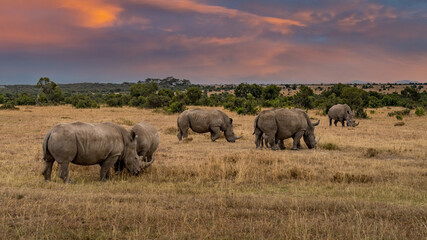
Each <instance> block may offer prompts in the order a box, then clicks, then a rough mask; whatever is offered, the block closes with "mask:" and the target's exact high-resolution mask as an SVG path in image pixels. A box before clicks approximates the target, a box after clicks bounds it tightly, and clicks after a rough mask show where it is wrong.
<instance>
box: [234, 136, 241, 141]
mask: <svg viewBox="0 0 427 240" xmlns="http://www.w3.org/2000/svg"><path fill="white" fill-rule="evenodd" d="M242 137H243V136H240V137H236V136H235V137H234V139H235V140H237V139H241V138H242Z"/></svg>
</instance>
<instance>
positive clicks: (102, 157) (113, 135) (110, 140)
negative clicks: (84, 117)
mask: <svg viewBox="0 0 427 240" xmlns="http://www.w3.org/2000/svg"><path fill="white" fill-rule="evenodd" d="M137 139H138V136H137V135H131V134H130V133H129V132H128V131H127V130H126V129H124V128H123V127H121V126H119V125H116V124H114V123H109V122H105V123H99V124H87V123H82V122H75V123H66V124H58V125H56V126H54V127H53V128H52V129H51V130H50V131H49V132H48V133H47V134H46V136H45V137H44V140H43V159H44V164H45V166H44V169H43V172H42V174H43V175H44V178H45V180H50V177H51V173H52V165H53V163H54V161H56V162H58V164H59V177H60V178H62V179H63V180H64V182H70V179H69V177H68V166H69V164H70V163H74V164H78V165H95V164H99V165H100V166H101V174H100V177H101V181H105V180H106V179H107V177H109V170H110V168H111V167H112V166H114V164H115V163H116V162H117V161H118V160H121V161H123V162H124V165H125V167H126V169H128V170H129V172H131V173H132V174H134V175H138V174H139V172H140V171H141V163H140V160H139V158H138V154H137V152H136V142H137Z"/></svg>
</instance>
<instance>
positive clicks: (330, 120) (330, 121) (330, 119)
mask: <svg viewBox="0 0 427 240" xmlns="http://www.w3.org/2000/svg"><path fill="white" fill-rule="evenodd" d="M330 126H332V118H329V127H330Z"/></svg>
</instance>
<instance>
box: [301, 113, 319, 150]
mask: <svg viewBox="0 0 427 240" xmlns="http://www.w3.org/2000/svg"><path fill="white" fill-rule="evenodd" d="M319 123H320V120H319V121H317V122H316V123H312V124H311V125H312V127H311V128H309V129H307V130H306V132H305V134H304V142H305V144H307V147H308V148H310V149H311V148H315V147H316V144H317V143H318V142H319V140H320V137H319V138H318V139H316V137H315V136H314V128H315V127H316V126H317V125H319Z"/></svg>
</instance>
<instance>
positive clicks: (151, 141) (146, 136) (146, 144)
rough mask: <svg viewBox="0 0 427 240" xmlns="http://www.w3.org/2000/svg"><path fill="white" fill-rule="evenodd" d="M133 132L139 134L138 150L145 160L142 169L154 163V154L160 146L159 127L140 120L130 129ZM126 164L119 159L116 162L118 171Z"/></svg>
mask: <svg viewBox="0 0 427 240" xmlns="http://www.w3.org/2000/svg"><path fill="white" fill-rule="evenodd" d="M129 131H130V132H131V134H133V135H136V136H138V138H137V141H136V142H137V143H136V152H137V153H138V156H140V157H141V159H142V160H143V161H144V163H143V165H142V167H141V170H144V169H145V168H147V167H149V166H150V165H151V164H153V162H154V159H153V154H154V152H155V151H156V150H157V147H158V146H159V142H160V138H159V133H158V132H157V129H156V128H155V127H154V126H153V125H151V124H149V123H146V122H140V123H138V124H136V125H134V126H133V127H132V128H131V129H130V130H129ZM123 168H124V164H123V162H122V161H117V162H116V164H115V171H116V173H120V172H122V171H123Z"/></svg>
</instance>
